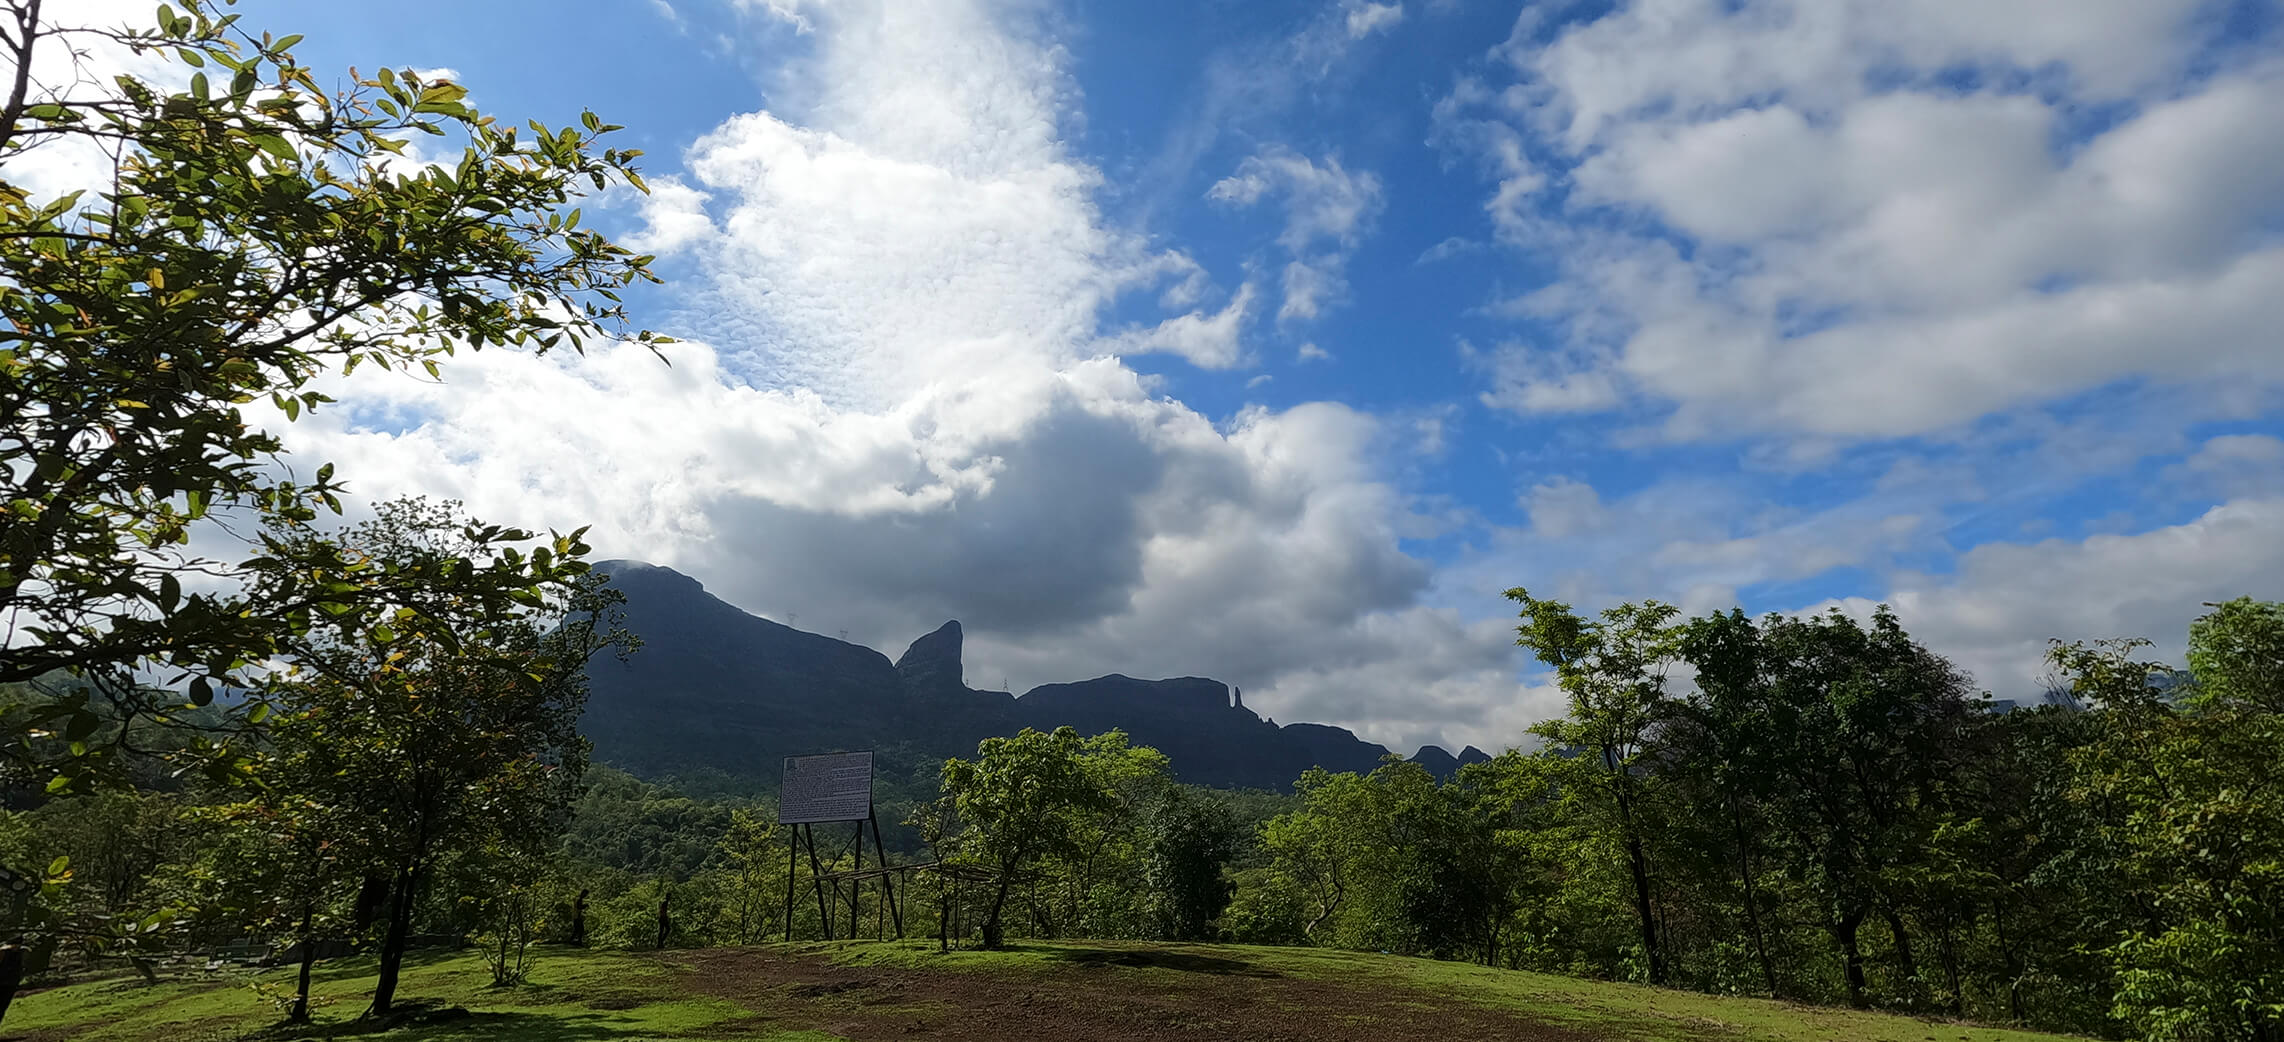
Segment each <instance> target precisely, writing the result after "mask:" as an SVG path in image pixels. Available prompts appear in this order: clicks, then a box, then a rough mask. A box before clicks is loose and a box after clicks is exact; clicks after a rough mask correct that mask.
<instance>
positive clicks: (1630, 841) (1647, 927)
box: [1626, 828, 1665, 984]
mask: <svg viewBox="0 0 2284 1042" xmlns="http://www.w3.org/2000/svg"><path fill="white" fill-rule="evenodd" d="M1626 857H1627V858H1628V859H1629V860H1630V861H1632V862H1633V870H1634V914H1636V915H1638V916H1640V917H1641V920H1642V950H1643V951H1645V952H1647V953H1648V954H1649V960H1650V983H1651V984H1664V983H1665V956H1664V955H1663V954H1662V953H1661V952H1659V951H1658V936H1657V918H1656V916H1655V914H1654V913H1653V912H1652V910H1651V908H1650V868H1649V857H1648V856H1647V855H1645V854H1644V853H1643V852H1642V840H1641V837H1639V836H1636V835H1634V834H1633V832H1632V829H1630V828H1629V829H1628V830H1627V835H1626Z"/></svg>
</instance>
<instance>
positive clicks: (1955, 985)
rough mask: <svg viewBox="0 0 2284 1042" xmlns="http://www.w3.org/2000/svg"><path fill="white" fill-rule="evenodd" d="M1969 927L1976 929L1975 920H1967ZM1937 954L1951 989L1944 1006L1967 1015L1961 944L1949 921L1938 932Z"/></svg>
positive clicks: (1960, 1015)
mask: <svg viewBox="0 0 2284 1042" xmlns="http://www.w3.org/2000/svg"><path fill="white" fill-rule="evenodd" d="M1967 928H1968V929H1969V930H1972V929H1974V920H1972V919H1970V920H1968V921H1967ZM1935 955H1936V957H1937V958H1939V959H1941V960H1942V961H1943V983H1944V986H1945V987H1946V988H1948V989H1949V990H1950V998H1949V999H1948V1000H1947V1001H1946V1002H1945V1003H1944V1006H1945V1008H1946V1009H1948V1010H1949V1012H1950V1014H1951V1015H1952V1016H1954V1017H1964V1016H1966V1015H1967V996H1966V994H1965V993H1963V992H1961V991H1960V990H1959V945H1958V941H1957V940H1956V939H1955V938H1954V937H1953V936H1952V930H1951V924H1950V923H1948V922H1946V923H1944V925H1943V928H1942V929H1941V930H1939V931H1937V932H1936V935H1935Z"/></svg>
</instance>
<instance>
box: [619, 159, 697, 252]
mask: <svg viewBox="0 0 2284 1042" xmlns="http://www.w3.org/2000/svg"><path fill="white" fill-rule="evenodd" d="M649 183H650V193H649V194H648V195H645V196H643V198H642V202H641V204H640V206H641V210H642V219H643V227H642V229H641V230H640V231H637V232H636V233H634V234H633V235H629V236H627V237H626V240H625V243H624V245H625V246H626V247H627V248H628V249H632V250H640V251H642V252H644V253H660V254H663V253H673V252H675V251H677V250H680V249H683V248H685V247H688V246H692V245H695V244H697V243H700V242H703V241H705V240H707V239H711V238H712V237H713V236H714V234H715V231H714V222H713V220H712V219H711V218H709V217H707V216H706V200H707V199H709V198H711V196H709V195H707V194H706V193H705V192H701V191H699V190H698V189H695V188H692V187H690V186H689V185H686V184H683V183H682V179H681V178H679V177H675V176H673V175H671V174H668V175H666V176H663V177H657V178H652V179H651V180H650V182H649Z"/></svg>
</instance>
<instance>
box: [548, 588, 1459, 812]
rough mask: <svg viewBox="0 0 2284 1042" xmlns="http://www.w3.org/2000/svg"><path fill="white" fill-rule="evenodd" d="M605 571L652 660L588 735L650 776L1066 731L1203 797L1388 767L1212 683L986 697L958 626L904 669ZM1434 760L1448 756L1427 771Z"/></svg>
mask: <svg viewBox="0 0 2284 1042" xmlns="http://www.w3.org/2000/svg"><path fill="white" fill-rule="evenodd" d="M598 567H600V568H601V569H602V570H603V571H605V572H608V573H609V574H610V575H611V579H612V585H613V586H614V587H616V588H617V589H618V590H619V591H620V592H622V593H624V594H625V595H626V598H627V604H626V616H627V618H626V622H627V627H628V628H629V629H631V630H633V631H634V632H635V633H636V634H638V635H639V636H641V638H642V647H641V649H640V650H639V651H637V652H636V653H635V654H633V655H631V656H628V657H627V658H626V659H625V660H624V661H620V660H616V659H604V660H600V661H598V662H596V663H595V664H594V665H593V666H592V667H590V669H589V671H588V677H589V680H590V682H591V687H592V690H591V693H590V696H589V699H588V705H587V715H586V718H585V722H584V729H585V730H586V732H587V735H588V737H589V738H591V739H592V740H593V741H594V743H595V757H596V758H597V759H598V760H601V761H603V762H606V763H613V764H617V765H619V766H622V767H625V768H627V769H629V770H632V771H635V772H637V773H645V774H660V773H681V772H687V771H692V770H699V769H715V770H721V771H724V772H727V773H730V774H732V775H738V776H745V777H752V778H756V779H761V780H774V779H775V778H776V776H777V772H778V769H779V761H780V760H781V759H782V758H783V757H785V756H787V755H791V754H795V753H805V752H818V751H825V750H835V749H859V748H875V749H880V750H882V751H883V753H884V755H885V756H887V757H889V758H891V759H900V760H902V761H904V762H906V763H907V764H909V765H911V766H912V767H913V769H915V770H925V769H926V764H927V761H930V760H939V759H941V758H943V757H947V756H964V755H972V754H973V753H974V752H975V746H976V743H977V742H978V741H980V740H982V739H983V738H986V737H989V736H992V735H1005V734H1013V733H1015V732H1016V731H1018V730H1020V729H1022V728H1024V727H1036V728H1041V729H1048V728H1053V727H1059V726H1065V725H1067V726H1070V727H1074V728H1077V729H1078V730H1079V731H1081V732H1084V733H1087V734H1097V733H1100V732H1103V731H1107V730H1110V729H1112V728H1117V729H1120V730H1123V731H1125V732H1126V733H1127V734H1128V735H1129V736H1131V737H1132V739H1133V741H1134V742H1135V743H1136V744H1140V745H1149V746H1154V747H1156V748H1157V749H1159V750H1160V751H1162V752H1164V753H1165V754H1166V755H1167V756H1168V757H1169V758H1170V759H1171V760H1172V761H1173V766H1174V771H1175V773H1176V774H1177V775H1178V776H1179V777H1180V778H1182V779H1183V780H1184V781H1190V782H1196V783H1199V784H1205V785H1219V786H1234V787H1245V788H1260V789H1280V790H1281V789H1285V788H1288V787H1290V786H1291V785H1292V782H1293V780H1294V779H1295V778H1298V777H1299V776H1300V774H1301V772H1302V771H1305V770H1307V769H1308V768H1309V767H1312V766H1321V767H1324V768H1326V769H1328V770H1334V771H1359V772H1362V771H1370V770H1372V769H1373V768H1374V767H1376V766H1378V765H1379V762H1380V758H1381V757H1383V756H1386V755H1387V754H1388V750H1387V749H1386V748H1384V747H1382V746H1379V745H1375V744H1372V743H1369V742H1365V741H1363V740H1361V739H1358V738H1357V737H1356V736H1355V735H1354V734H1351V733H1349V732H1348V731H1346V730H1344V729H1342V728H1338V727H1329V726H1326V725H1323V724H1287V725H1285V726H1283V727H1279V726H1277V725H1276V724H1274V723H1270V722H1267V721H1264V720H1262V719H1261V718H1260V717H1259V716H1257V715H1255V714H1254V713H1253V712H1252V711H1251V710H1249V709H1246V708H1245V707H1244V705H1243V703H1242V700H1241V699H1240V697H1239V696H1238V695H1237V694H1236V693H1235V692H1234V691H1232V690H1231V689H1230V688H1229V687H1228V686H1227V685H1225V684H1223V683H1221V682H1220V681H1217V680H1208V679H1205V678H1202V677H1176V678H1172V679H1167V680H1138V679H1135V678H1133V677H1127V676H1121V675H1117V674H1112V675H1110V676H1104V677H1096V678H1095V679H1093V680H1082V681H1077V682H1074V683H1067V684H1046V685H1042V686H1040V687H1036V688H1033V689H1031V690H1030V691H1027V692H1024V693H1023V695H1022V696H1021V697H1019V698H1018V697H1011V696H1010V695H1009V694H1008V693H1006V692H1000V691H978V690H975V689H973V688H970V687H968V686H967V684H966V682H965V676H964V668H963V665H962V661H961V657H960V656H961V650H962V648H961V645H962V634H961V632H960V624H959V623H958V622H947V623H945V624H944V625H943V626H942V627H940V628H938V629H937V630H936V631H935V632H933V633H929V634H928V635H926V636H923V637H921V638H920V639H918V640H915V641H913V642H912V644H911V646H910V647H908V648H906V649H905V651H904V654H903V655H902V656H901V657H899V658H898V659H897V660H896V661H895V662H894V663H891V662H889V660H888V658H887V656H885V655H882V654H881V653H879V652H877V651H874V650H872V649H871V648H866V647H862V646H859V645H856V644H850V643H847V642H844V641H839V640H834V639H832V638H830V637H826V636H822V635H819V634H815V633H808V632H804V631H802V630H797V629H793V628H792V627H789V626H783V625H780V624H778V623H774V622H771V621H769V620H767V619H762V618H758V617H755V616H752V615H748V614H746V613H745V612H743V611H740V610H738V609H737V608H735V607H733V606H731V605H729V604H727V603H725V602H723V601H722V600H720V599H719V598H716V597H714V596H713V595H712V594H709V593H707V592H706V591H705V589H704V587H702V586H701V585H699V583H698V581H697V580H695V579H692V578H690V577H688V576H685V575H682V574H681V573H679V572H676V571H673V570H672V569H668V568H661V567H657V566H655V565H648V564H643V563H641V562H636V561H608V562H604V563H602V564H601V565H599V566H598ZM1431 750H1432V752H1433V753H1434V754H1437V755H1438V756H1440V759H1437V760H1435V761H1433V762H1430V761H1429V760H1427V759H1425V757H1427V756H1428V755H1429V753H1430V752H1431ZM1467 753H1469V754H1473V756H1474V757H1477V758H1484V757H1483V753H1482V752H1481V751H1479V750H1476V749H1474V748H1472V747H1471V748H1469V749H1468V750H1467ZM1421 755H1422V757H1423V759H1422V762H1423V763H1424V764H1426V765H1427V766H1428V767H1429V769H1430V770H1432V771H1435V772H1436V773H1437V774H1439V775H1447V774H1449V773H1450V772H1451V771H1454V770H1457V764H1458V763H1459V762H1461V761H1462V760H1465V759H1466V754H1462V756H1461V757H1460V758H1458V759H1454V758H1453V757H1451V756H1450V754H1448V753H1445V752H1444V751H1443V750H1441V749H1436V748H1435V747H1433V746H1430V747H1429V748H1428V749H1423V750H1421ZM1445 760H1450V761H1452V763H1450V764H1445V763H1444V762H1443V761H1445Z"/></svg>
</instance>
